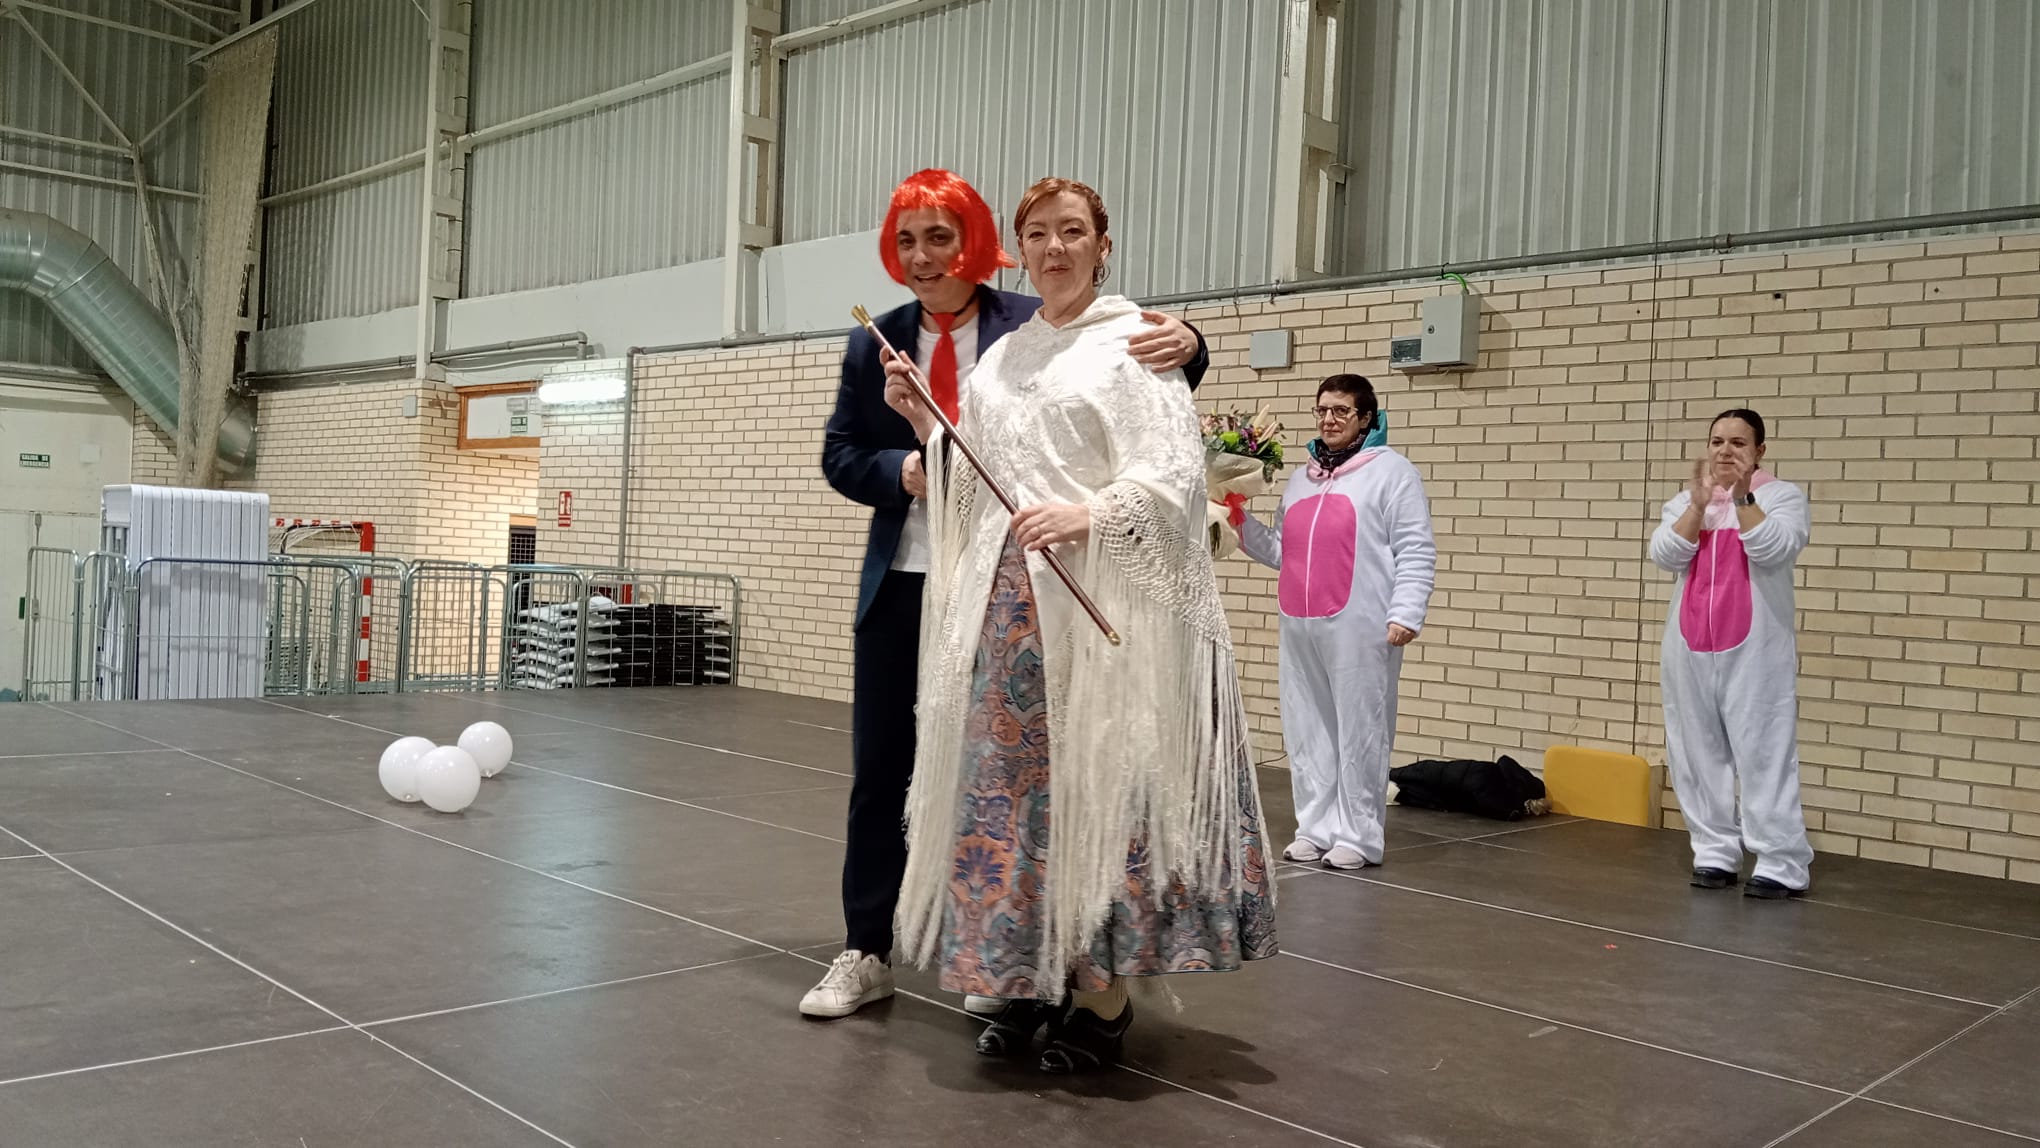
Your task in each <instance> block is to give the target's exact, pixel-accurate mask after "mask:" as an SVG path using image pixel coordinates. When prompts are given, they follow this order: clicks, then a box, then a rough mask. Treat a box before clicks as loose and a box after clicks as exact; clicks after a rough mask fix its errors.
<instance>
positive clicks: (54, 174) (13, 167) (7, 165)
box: [0, 159, 199, 200]
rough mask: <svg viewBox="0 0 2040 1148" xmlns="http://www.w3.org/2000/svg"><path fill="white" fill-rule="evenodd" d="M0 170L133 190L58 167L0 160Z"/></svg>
mask: <svg viewBox="0 0 2040 1148" xmlns="http://www.w3.org/2000/svg"><path fill="white" fill-rule="evenodd" d="M0 170H4V171H18V172H21V173H23V174H24V175H40V176H46V177H48V178H50V179H61V180H67V181H69V182H71V183H89V184H91V185H93V186H94V187H117V188H119V189H121V190H122V191H133V190H134V189H135V185H134V181H133V180H128V179H112V178H109V177H107V176H103V175H86V174H85V173H84V172H82V171H65V170H64V169H63V168H60V167H39V166H37V165H36V164H32V163H16V162H14V161H13V160H11V159H0ZM149 190H150V191H151V192H153V193H155V194H156V195H167V196H170V197H172V198H174V199H194V200H195V199H197V198H199V194H198V193H197V192H195V191H186V190H184V189H183V188H181V187H163V186H160V185H158V184H153V183H152V184H150V185H149Z"/></svg>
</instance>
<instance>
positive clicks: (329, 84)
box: [269, 0, 430, 214]
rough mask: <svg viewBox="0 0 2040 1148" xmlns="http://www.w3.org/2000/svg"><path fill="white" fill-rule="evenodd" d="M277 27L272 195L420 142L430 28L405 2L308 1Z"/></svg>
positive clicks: (411, 148)
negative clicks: (301, 10)
mask: <svg viewBox="0 0 2040 1148" xmlns="http://www.w3.org/2000/svg"><path fill="white" fill-rule="evenodd" d="M278 27H279V28H280V29H281V31H280V33H279V35H278V38H277V47H276V89H275V96H274V103H273V105H272V107H271V110H270V123H271V125H272V127H271V138H272V139H273V140H274V141H275V148H274V150H273V151H272V153H271V156H270V169H269V191H270V192H272V193H275V192H284V191H294V190H296V189H298V188H301V187H305V186H307V185H309V184H314V183H317V182H319V181H320V180H323V179H331V178H333V177H334V176H339V175H345V174H347V173H348V172H350V171H359V170H361V169H362V168H365V167H368V166H370V165H371V164H376V163H381V162H383V161H384V160H389V159H395V158H396V157H397V156H400V155H404V154H407V153H409V152H413V151H417V150H418V149H419V148H420V147H422V146H424V142H425V63H426V61H425V57H426V55H427V54H428V52H429V50H430V42H429V40H428V39H427V34H428V32H429V29H428V28H427V26H426V23H425V20H424V17H422V16H421V15H419V13H418V9H417V8H416V7H414V6H413V5H412V3H411V0H347V2H346V3H341V4H332V3H326V4H315V5H313V6H312V7H311V8H308V9H306V10H305V11H304V13H302V14H301V15H298V16H295V17H292V18H291V19H289V20H285V21H284V22H283V23H282V24H280V25H278ZM413 214H416V212H415V211H414V212H413Z"/></svg>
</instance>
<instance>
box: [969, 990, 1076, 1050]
mask: <svg viewBox="0 0 2040 1148" xmlns="http://www.w3.org/2000/svg"><path fill="white" fill-rule="evenodd" d="M1065 1007H1066V1005H1065V1004H1064V1002H1062V1001H1034V1000H1016V1001H1008V1002H1006V1007H1005V1008H1004V1009H1002V1010H1000V1012H999V1015H998V1017H997V1018H995V1019H994V1020H993V1021H992V1023H991V1026H990V1027H989V1028H987V1029H985V1031H983V1032H981V1033H979V1034H978V1038H977V1050H978V1054H979V1055H980V1056H1013V1055H1016V1054H1018V1053H1021V1052H1025V1051H1026V1050H1027V1046H1028V1045H1030V1044H1032V1043H1033V1042H1034V1034H1035V1033H1036V1032H1039V1031H1040V1030H1041V1026H1042V1025H1049V1026H1050V1029H1049V1035H1050V1036H1051V1037H1053V1036H1054V1035H1055V1027H1056V1022H1057V1019H1058V1018H1060V1017H1061V1016H1062V1013H1063V1009H1064V1008H1065Z"/></svg>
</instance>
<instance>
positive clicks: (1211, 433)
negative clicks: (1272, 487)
mask: <svg viewBox="0 0 2040 1148" xmlns="http://www.w3.org/2000/svg"><path fill="white" fill-rule="evenodd" d="M1203 422H1204V446H1205V449H1206V450H1210V451H1214V452H1216V453H1218V454H1237V455H1243V456H1245V457H1247V458H1252V459H1258V460H1260V463H1261V480H1262V481H1263V482H1270V483H1272V482H1274V481H1275V471H1276V468H1278V467H1280V466H1281V465H1282V440H1281V438H1280V437H1279V436H1280V435H1281V434H1282V424H1281V423H1279V422H1273V421H1271V420H1270V419H1269V418H1268V411H1267V408H1265V407H1263V408H1262V409H1261V410H1259V411H1257V412H1255V414H1254V417H1253V418H1251V419H1249V418H1247V417H1245V416H1244V415H1242V414H1240V412H1239V411H1238V410H1237V409H1235V410H1233V411H1232V412H1231V413H1230V414H1225V415H1216V414H1211V415H1205V416H1204V417H1203Z"/></svg>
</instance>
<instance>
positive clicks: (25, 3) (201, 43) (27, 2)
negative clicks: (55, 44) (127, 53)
mask: <svg viewBox="0 0 2040 1148" xmlns="http://www.w3.org/2000/svg"><path fill="white" fill-rule="evenodd" d="M7 6H8V7H9V8H13V9H15V10H16V12H17V14H18V13H19V12H20V11H21V10H24V9H25V10H27V11H30V12H42V13H44V14H46V15H50V16H57V17H61V18H63V19H65V20H77V21H79V22H81V23H85V24H97V25H98V26H100V27H101V28H113V29H115V30H117V31H121V32H127V33H131V34H133V35H136V36H147V37H148V38H149V39H151V40H163V41H165V42H167V43H171V44H183V45H185V46H186V47H191V48H203V47H206V46H208V44H209V43H210V41H206V40H194V39H192V38H190V37H189V36H179V35H177V34H176V33H174V32H162V31H158V30H157V29H155V28H144V27H142V26H141V25H140V24H127V23H123V22H122V21H119V20H108V19H106V18H105V17H103V16H87V15H86V14H85V13H83V12H73V11H71V10H70V9H68V8H58V7H55V6H53V5H49V4H42V3H38V2H37V0H7Z"/></svg>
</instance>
